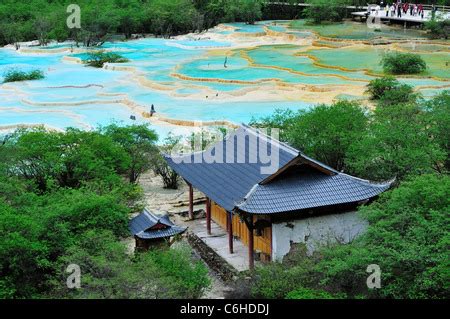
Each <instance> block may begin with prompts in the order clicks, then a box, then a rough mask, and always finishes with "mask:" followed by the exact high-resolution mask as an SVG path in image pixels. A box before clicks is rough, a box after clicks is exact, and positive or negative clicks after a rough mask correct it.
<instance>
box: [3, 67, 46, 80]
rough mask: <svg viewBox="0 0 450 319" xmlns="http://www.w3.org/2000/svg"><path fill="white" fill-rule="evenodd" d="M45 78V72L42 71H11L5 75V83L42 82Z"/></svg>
mask: <svg viewBox="0 0 450 319" xmlns="http://www.w3.org/2000/svg"><path fill="white" fill-rule="evenodd" d="M44 77H45V76H44V72H42V71H41V70H33V71H29V72H25V71H20V70H16V69H11V70H8V71H6V73H5V74H4V75H3V83H8V82H20V81H33V80H41V79H43V78H44Z"/></svg>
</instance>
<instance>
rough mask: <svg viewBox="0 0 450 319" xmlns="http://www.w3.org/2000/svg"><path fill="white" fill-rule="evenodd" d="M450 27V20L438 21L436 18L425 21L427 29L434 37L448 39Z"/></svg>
mask: <svg viewBox="0 0 450 319" xmlns="http://www.w3.org/2000/svg"><path fill="white" fill-rule="evenodd" d="M449 29H450V20H448V19H446V20H443V21H438V20H436V19H433V20H430V21H427V22H425V30H427V31H428V34H429V36H430V37H431V38H432V39H439V38H443V39H447V38H448V34H449Z"/></svg>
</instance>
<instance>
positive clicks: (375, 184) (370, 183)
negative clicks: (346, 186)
mask: <svg viewBox="0 0 450 319" xmlns="http://www.w3.org/2000/svg"><path fill="white" fill-rule="evenodd" d="M338 175H344V176H347V177H349V178H351V179H354V180H355V181H357V182H360V183H361V182H362V183H365V184H369V185H371V186H378V187H383V186H387V185H389V186H390V185H392V183H393V182H395V180H396V178H395V177H394V178H392V179H390V180H387V181H384V182H374V181H371V180H368V179H364V178H360V177H356V176H353V175H350V174H347V173H343V172H339V173H338Z"/></svg>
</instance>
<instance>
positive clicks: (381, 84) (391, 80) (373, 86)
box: [366, 75, 400, 100]
mask: <svg viewBox="0 0 450 319" xmlns="http://www.w3.org/2000/svg"><path fill="white" fill-rule="evenodd" d="M399 85H400V82H399V81H398V80H397V79H396V78H395V77H393V76H390V75H386V76H384V77H382V78H376V79H374V80H372V81H370V82H369V84H368V85H367V91H366V93H368V94H369V95H370V99H371V100H379V99H381V98H382V97H383V95H384V94H385V93H386V92H387V91H392V90H394V89H396V88H397V87H398V86H399Z"/></svg>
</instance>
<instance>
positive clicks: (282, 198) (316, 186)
mask: <svg viewBox="0 0 450 319" xmlns="http://www.w3.org/2000/svg"><path fill="white" fill-rule="evenodd" d="M389 186H390V184H389V183H385V184H375V183H371V182H368V181H364V180H361V179H358V178H355V177H353V176H350V175H347V174H343V173H338V174H336V175H331V176H330V175H326V174H324V173H322V172H319V171H317V170H314V169H308V170H304V171H303V172H301V173H300V172H298V173H297V174H295V175H291V176H286V177H284V178H278V179H276V180H274V181H273V182H271V183H269V184H265V185H257V186H256V187H254V188H253V190H252V191H251V192H250V193H249V194H248V196H247V198H246V199H245V200H244V201H242V203H241V204H240V205H238V208H239V209H240V210H242V211H244V212H249V213H253V214H258V213H260V214H272V213H278V212H290V211H297V210H302V209H311V208H317V207H323V206H331V205H338V204H345V203H356V202H360V201H364V200H367V199H369V198H372V197H374V196H376V195H378V194H380V193H382V192H384V191H385V190H387V189H388V188H389Z"/></svg>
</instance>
